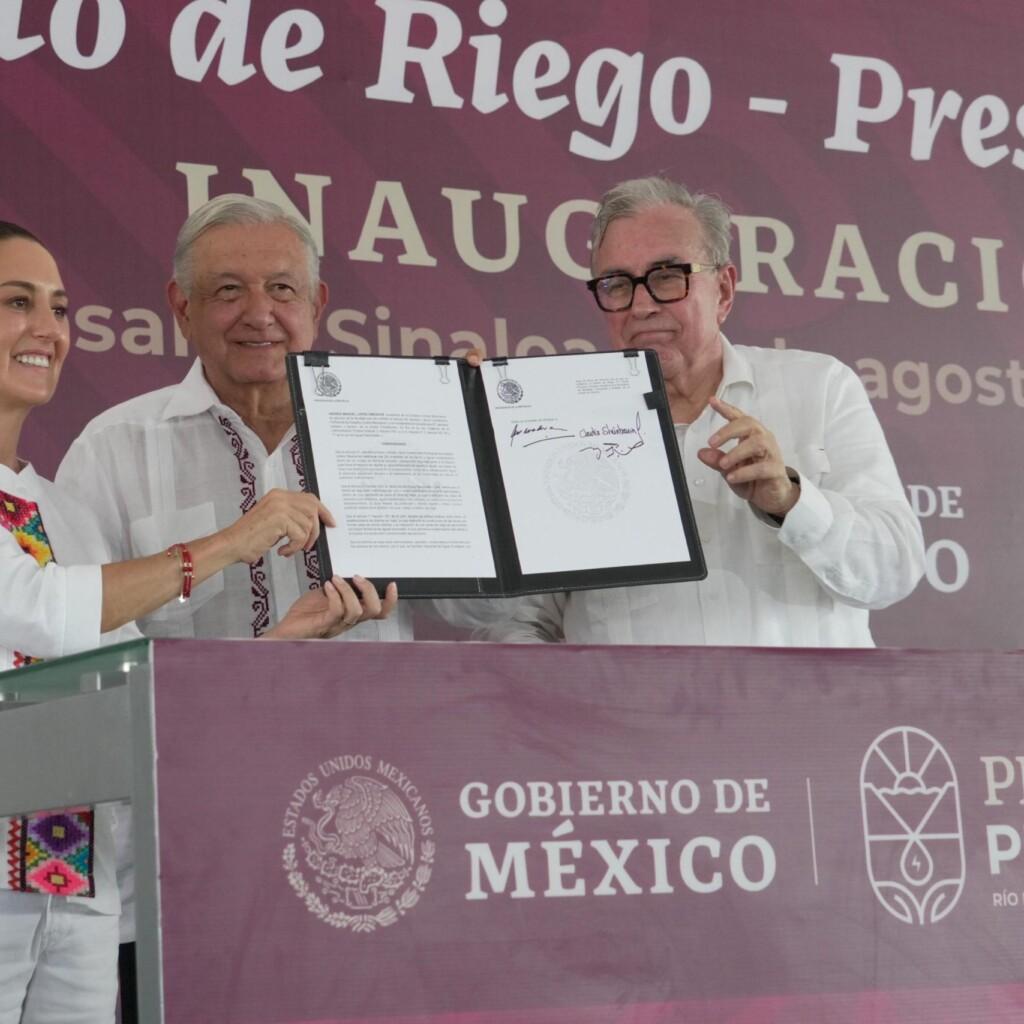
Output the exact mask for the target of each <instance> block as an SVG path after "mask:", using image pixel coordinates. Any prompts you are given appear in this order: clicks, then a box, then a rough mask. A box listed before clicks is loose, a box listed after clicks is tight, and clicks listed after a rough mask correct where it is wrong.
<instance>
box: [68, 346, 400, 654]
mask: <svg viewBox="0 0 1024 1024" xmlns="http://www.w3.org/2000/svg"><path fill="white" fill-rule="evenodd" d="M57 482H58V483H59V484H60V485H61V487H62V488H64V489H66V490H68V491H69V492H72V493H74V494H75V495H76V496H77V497H78V498H79V499H80V500H81V501H82V502H83V503H84V504H86V505H87V506H89V508H90V509H91V510H92V511H93V513H94V514H95V515H96V516H97V518H98V519H99V520H100V523H101V527H102V530H103V536H104V539H105V540H106V542H107V543H108V544H109V546H110V548H111V550H112V551H113V553H114V557H115V559H122V558H138V557H142V556H144V555H152V554H155V553H157V552H159V551H165V550H166V549H167V548H168V547H170V546H171V545H172V544H175V543H179V542H183V541H187V540H190V539H193V538H196V537H202V536H206V535H208V534H211V533H214V532H216V531H217V530H221V529H223V528H225V527H226V526H229V525H230V524H231V523H233V522H234V521H235V520H236V519H238V517H239V516H240V515H241V514H242V512H243V511H246V510H247V509H248V508H250V507H251V506H252V505H254V504H255V503H256V501H258V500H259V499H260V498H261V497H263V495H265V494H266V493H267V492H268V491H270V490H272V489H274V488H275V487H279V488H286V489H288V490H300V489H301V488H302V484H303V467H302V460H301V457H300V454H299V443H298V439H297V437H296V436H295V434H294V433H292V434H290V435H289V436H287V437H286V438H285V439H284V440H283V441H282V442H281V444H280V445H278V447H277V448H276V449H275V450H274V451H273V452H271V453H270V454H267V452H266V449H265V448H264V447H263V444H262V442H261V441H260V440H259V438H258V437H257V436H256V434H255V433H254V432H253V431H252V430H250V428H249V427H247V426H246V425H245V424H244V423H243V422H242V420H241V419H240V418H239V417H238V415H237V413H235V412H234V411H233V410H231V409H229V408H228V407H227V406H225V405H223V404H222V403H221V402H220V400H219V399H218V398H217V395H216V393H215V392H214V390H213V389H212V388H211V387H210V385H209V384H208V383H207V381H206V378H205V377H204V376H203V370H202V365H201V364H200V362H199V361H198V360H196V361H195V363H193V365H192V368H191V370H189V372H188V375H187V376H186V377H185V379H184V380H183V381H182V382H181V383H180V384H176V385H174V386H172V387H168V388H162V389H161V390H159V391H152V392H150V393H148V394H145V395H140V396H139V397H138V398H133V399H131V400H129V401H127V402H124V403H122V404H121V405H117V406H115V407H114V408H112V409H109V410H108V411H107V412H105V413H103V414H101V415H100V416H98V417H97V418H96V419H94V420H93V421H92V422H91V423H89V424H88V426H86V428H85V430H83V431H82V434H81V436H80V437H79V438H78V439H77V440H76V441H75V442H74V443H73V444H72V445H71V448H70V449H69V450H68V454H67V455H66V456H65V458H64V461H63V462H62V463H61V466H60V469H59V470H58V472H57ZM318 585H319V569H318V567H317V565H316V561H315V556H313V555H307V556H305V557H304V556H303V555H302V554H301V553H300V554H298V555H295V556H294V557H293V558H282V557H281V556H280V555H278V554H277V553H276V552H273V551H271V552H268V553H267V554H266V555H264V556H263V558H261V559H260V560H259V561H258V562H257V563H256V564H255V565H252V566H248V565H240V564H236V565H230V566H228V568H227V569H225V570H224V571H223V572H222V573H218V574H216V575H215V576H213V577H211V578H210V579H208V580H206V581H204V582H203V583H201V584H198V585H197V586H195V587H194V588H193V590H192V597H191V599H190V600H189V601H188V602H186V603H185V604H181V603H179V602H177V601H172V602H170V603H169V604H167V605H165V606H164V607H163V608H161V609H159V610H158V611H156V612H154V613H153V614H151V615H147V616H145V617H144V618H142V619H140V620H139V627H140V628H141V629H142V631H143V632H144V633H145V634H146V635H147V636H160V637H198V638H212V637H253V636H259V635H261V634H262V633H264V632H266V630H267V629H268V628H269V627H270V626H272V625H274V624H275V623H277V622H278V621H279V620H280V619H281V618H282V617H283V616H284V614H285V613H286V612H287V611H288V609H289V608H290V607H291V605H292V604H293V603H294V602H295V601H296V600H298V598H299V597H300V596H301V595H302V594H303V593H305V592H306V591H307V590H309V589H311V588H313V587H315V586H318ZM337 639H339V640H347V641H358V640H411V639H412V625H411V609H410V608H409V606H408V605H407V604H406V605H403V604H402V603H401V602H400V603H399V606H398V608H396V610H395V611H394V612H393V613H392V614H391V616H389V617H388V618H387V619H384V620H380V621H376V620H375V621H370V622H364V623H360V625H358V626H356V627H355V628H354V629H351V630H349V631H348V632H346V633H343V634H341V636H340V637H338V638H337Z"/></svg>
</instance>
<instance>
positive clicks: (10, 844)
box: [0, 807, 96, 896]
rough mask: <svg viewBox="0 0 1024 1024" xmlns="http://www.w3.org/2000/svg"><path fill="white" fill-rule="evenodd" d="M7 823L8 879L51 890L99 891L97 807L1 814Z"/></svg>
mask: <svg viewBox="0 0 1024 1024" xmlns="http://www.w3.org/2000/svg"><path fill="white" fill-rule="evenodd" d="M0 821H3V822H4V824H5V825H6V828H5V836H4V840H5V841H4V848H5V850H6V853H7V871H6V877H5V880H6V883H7V884H6V885H5V886H3V888H7V889H13V890H15V891H16V892H34V893H42V894H43V895H47V896H95V895H96V882H95V879H94V877H93V826H94V823H95V815H94V812H93V810H92V808H89V807H78V808H74V809H71V810H66V811H57V812H54V811H50V812H47V813H46V814H35V815H27V816H26V815H22V816H20V817H17V818H7V819H0Z"/></svg>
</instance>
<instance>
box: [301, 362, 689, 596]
mask: <svg viewBox="0 0 1024 1024" xmlns="http://www.w3.org/2000/svg"><path fill="white" fill-rule="evenodd" d="M288 380H289V384H290V387H291V394H292V401H293V403H294V407H295V423H296V427H297V430H298V435H299V439H300V443H301V448H302V457H303V465H304V468H305V486H306V488H307V489H308V490H310V491H312V492H314V493H316V494H317V495H318V496H319V497H320V499H321V501H323V502H324V504H326V505H327V507H328V508H330V510H331V512H332V514H333V515H334V517H335V519H336V520H337V522H338V526H337V527H335V528H333V529H329V530H324V531H323V532H322V534H321V537H320V539H319V541H318V548H317V550H318V555H319V562H320V567H321V574H322V576H323V578H324V579H328V578H330V576H332V575H334V574H340V575H342V576H346V577H348V576H351V575H353V574H356V573H358V574H359V575H361V576H365V577H367V578H368V579H372V580H373V581H374V583H375V584H376V585H377V586H378V588H379V589H380V590H381V591H383V588H384V587H385V586H386V584H387V583H388V582H389V581H390V580H395V581H397V583H398V588H399V593H400V595H402V597H405V598H410V597H508V596H514V595H519V594H530V593H541V592H545V591H556V590H581V589H589V588H596V587H618V586H629V585H639V584H651V583H667V582H676V581H682V580H698V579H703V578H704V576H705V575H706V570H705V566H704V557H703V553H702V551H701V548H700V541H699V538H698V536H697V531H696V528H695V526H694V519H693V513H692V509H691V506H690V500H689V495H688V493H687V489H686V482H685V479H684V476H683V469H682V464H681V461H680V458H679V451H678V447H677V444H676V438H675V431H674V428H673V424H672V418H671V415H670V412H669V406H668V400H667V396H666V394H665V385H664V380H663V378H662V374H661V368H660V365H659V363H658V358H657V356H656V354H655V353H653V352H648V351H636V350H630V351H625V352H595V353H580V354H567V355H552V356H526V357H521V358H509V359H493V360H485V361H484V362H483V364H482V365H481V366H480V367H472V366H470V365H469V364H468V363H466V362H465V361H464V360H458V359H449V358H430V357H412V356H408V357H405V356H356V355H352V356H348V355H346V356H342V355H335V354H332V353H327V352H305V353H301V354H293V355H290V356H289V357H288Z"/></svg>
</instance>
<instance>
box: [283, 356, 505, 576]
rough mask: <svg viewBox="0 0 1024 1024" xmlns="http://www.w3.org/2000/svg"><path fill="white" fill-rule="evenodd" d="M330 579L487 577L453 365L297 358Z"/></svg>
mask: <svg viewBox="0 0 1024 1024" xmlns="http://www.w3.org/2000/svg"><path fill="white" fill-rule="evenodd" d="M297 368H298V370H299V377H300V381H301V384H302V393H303V401H304V403H305V408H306V422H307V425H308V427H309V435H310V438H311V442H312V448H313V457H314V462H315V464H316V478H317V486H318V488H319V491H320V500H321V501H322V502H323V503H324V504H325V505H326V506H327V507H328V508H329V509H330V510H331V512H332V513H333V515H334V518H335V520H336V521H337V523H338V525H337V526H336V527H334V528H332V529H329V530H327V540H328V544H329V546H330V553H331V563H332V565H333V568H334V571H335V573H337V574H339V575H342V576H351V575H352V574H354V573H358V574H359V575H361V576H367V577H373V578H374V579H382V580H388V579H396V578H399V577H439V578H460V577H493V576H495V575H496V573H495V567H494V559H493V557H492V555H491V544H490V539H489V536H488V532H487V521H486V518H485V516H484V507H483V502H482V500H481V496H480V485H479V482H478V480H477V473H476V463H475V461H474V458H473V447H472V444H471V442H470V435H469V424H468V422H467V419H466V409H465V404H464V402H463V397H462V385H461V384H460V382H459V371H458V367H457V366H456V365H455V364H454V363H452V364H450V365H440V364H437V363H435V362H434V361H433V360H431V359H388V358H386V357H381V356H364V357H359V358H338V359H331V360H330V365H329V366H306V365H304V364H303V361H302V360H301V359H300V360H299V361H298V367H297Z"/></svg>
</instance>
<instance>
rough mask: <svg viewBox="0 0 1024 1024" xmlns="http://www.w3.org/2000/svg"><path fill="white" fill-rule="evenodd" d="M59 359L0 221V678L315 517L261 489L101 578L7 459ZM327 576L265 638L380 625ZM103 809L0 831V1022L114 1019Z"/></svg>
mask: <svg viewBox="0 0 1024 1024" xmlns="http://www.w3.org/2000/svg"><path fill="white" fill-rule="evenodd" d="M69 348H70V331H69V324H68V299H67V296H66V294H65V290H64V286H63V283H62V281H61V277H60V272H59V270H58V269H57V265H56V263H55V262H54V259H53V257H52V256H51V255H50V253H49V252H48V251H47V250H46V249H45V248H44V247H43V245H42V244H41V243H40V242H39V241H38V239H36V238H35V236H33V235H32V234H30V233H29V232H28V231H26V230H25V229H24V228H21V227H18V226H17V225H15V224H11V223H9V222H6V221H0V601H2V609H0V671H3V670H6V669H9V668H16V667H19V666H21V665H26V664H29V663H30V662H32V661H35V660H38V659H40V658H56V657H60V656H62V655H65V654H73V653H76V652H79V651H83V650H88V649H90V648H93V647H97V646H99V645H101V644H105V643H114V642H117V641H119V640H124V639H128V638H130V637H134V636H139V633H138V632H137V630H136V629H135V627H134V626H133V624H132V620H133V619H135V618H137V617H139V616H141V615H145V614H147V613H148V612H151V611H153V610H154V609H156V608H158V607H160V606H161V605H162V604H164V603H165V602H167V601H169V600H171V599H172V598H178V599H179V600H187V599H188V596H189V593H190V591H191V588H192V585H193V583H195V584H198V583H201V582H202V581H203V580H204V579H207V578H209V577H210V576H213V575H214V574H216V573H218V572H220V571H221V570H222V569H224V568H225V567H226V566H228V565H230V564H232V563H233V562H249V563H251V562H253V561H255V560H256V559H258V558H259V557H260V556H261V555H263V553H264V552H265V551H267V550H268V549H269V548H272V547H274V546H275V545H277V544H278V543H279V542H282V541H283V543H282V544H281V546H280V547H279V548H278V551H279V553H280V554H282V555H286V556H290V555H293V554H295V553H297V552H300V551H303V550H308V549H309V548H311V547H312V546H313V544H314V543H315V541H316V538H317V536H318V535H319V532H320V523H321V521H322V522H324V523H325V524H327V525H328V526H332V525H334V524H333V520H332V518H331V515H330V513H329V512H328V511H327V509H326V508H324V506H323V505H321V504H320V502H319V501H318V500H317V499H316V498H315V497H314V496H313V495H310V494H299V493H292V492H288V491H272V492H271V493H269V494H267V495H266V496H265V497H264V498H263V499H262V500H261V501H260V502H258V503H257V505H256V506H255V507H254V508H253V509H251V510H250V511H249V512H247V513H246V514H245V515H244V516H242V518H241V519H239V520H238V521H237V522H235V523H233V524H232V525H231V526H230V527H228V528H226V529H224V530H221V531H220V532H218V533H215V534H212V535H211V536H208V537H199V538H187V537H183V538H181V543H180V544H175V545H174V546H173V547H172V548H171V549H170V550H168V551H166V552H163V553H161V554H157V555H152V556H150V557H148V558H140V559H134V560H132V561H130V562H120V563H115V564H103V563H104V560H105V558H107V557H108V556H107V553H106V549H105V545H104V544H103V542H102V540H101V535H100V530H99V525H98V524H97V523H96V521H95V520H94V519H93V517H92V516H91V514H90V513H89V510H88V509H86V508H83V507H81V506H80V505H79V504H78V503H76V502H74V501H71V500H70V499H68V498H66V497H64V496H63V495H62V494H61V492H60V491H59V489H57V488H56V487H55V486H54V485H53V484H52V483H50V482H49V481H47V480H44V479H43V478H42V477H40V476H38V475H37V474H36V473H35V471H34V470H33V469H32V467H31V465H29V464H28V463H27V462H25V461H24V460H22V459H21V458H19V457H18V444H19V440H20V436H21V430H22V426H23V425H24V423H25V420H26V417H27V416H28V414H29V413H30V412H32V410H34V409H35V408H36V407H38V406H41V405H45V404H46V402H48V401H49V400H50V398H51V397H52V396H53V393H54V390H55V388H56V386H57V381H58V379H59V377H60V371H61V367H62V365H63V363H64V360H65V359H66V358H67V355H68V351H69ZM355 584H356V587H357V588H358V591H357V590H356V589H353V588H352V587H350V586H349V585H348V584H347V583H346V582H345V581H344V580H342V579H340V578H339V577H335V578H334V579H333V580H332V581H329V582H327V583H326V584H325V585H324V587H323V588H322V589H321V590H316V591H311V592H310V593H308V594H305V595H304V596H302V597H301V598H299V600H298V601H296V602H295V604H294V605H292V607H291V609H290V610H289V612H288V614H287V615H286V616H285V617H284V618H283V619H282V620H281V622H280V623H278V625H277V626H276V627H275V628H274V629H273V630H271V631H270V632H268V633H267V634H266V635H267V636H268V637H271V636H276V637H285V638H296V639H297V638H304V637H320V636H323V637H327V636H334V635H337V634H338V633H340V632H343V631H344V630H346V629H349V628H351V627H352V626H354V625H356V624H357V623H358V622H360V621H362V620H364V619H368V618H380V617H383V616H386V615H387V614H388V613H389V612H390V611H391V607H392V605H393V600H390V599H389V600H386V601H384V602H382V601H381V600H380V599H379V598H378V596H377V593H376V591H375V589H374V588H373V586H372V584H369V583H367V582H366V581H363V580H361V579H359V578H358V577H357V578H356V581H355ZM113 831H114V811H113V809H112V808H111V807H108V806H105V805H104V806H101V807H99V808H97V809H96V810H95V812H94V811H93V809H91V808H73V809H69V810H64V811H60V812H48V813H46V814H38V815H28V816H21V817H17V818H10V819H0V839H2V841H3V843H4V851H5V858H4V862H3V877H2V878H0V1024H19V1022H20V1024H49V1022H53V1024H58V1022H59V1024H76V1022H80V1024H98V1022H100V1021H103V1022H109V1021H111V1020H113V1017H114V1004H115V1000H116V987H117V983H116V960H117V948H118V915H119V912H120V901H119V898H118V893H117V884H116V879H115V872H114V866H115V853H114V843H113Z"/></svg>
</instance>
